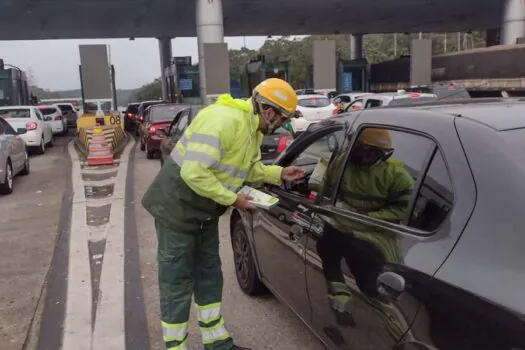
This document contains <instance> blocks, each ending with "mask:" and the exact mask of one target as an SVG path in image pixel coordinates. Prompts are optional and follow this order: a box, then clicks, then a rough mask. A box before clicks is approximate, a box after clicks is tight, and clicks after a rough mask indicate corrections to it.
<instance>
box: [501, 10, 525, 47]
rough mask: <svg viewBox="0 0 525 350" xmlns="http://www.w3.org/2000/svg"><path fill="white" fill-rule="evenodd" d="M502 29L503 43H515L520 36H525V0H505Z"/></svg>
mask: <svg viewBox="0 0 525 350" xmlns="http://www.w3.org/2000/svg"><path fill="white" fill-rule="evenodd" d="M502 29H503V30H502V31H503V35H502V44H503V45H514V44H516V41H517V40H518V38H521V37H525V2H524V1H523V0H505V4H504V10H503V26H502Z"/></svg>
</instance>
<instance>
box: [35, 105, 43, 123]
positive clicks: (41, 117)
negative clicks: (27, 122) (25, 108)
mask: <svg viewBox="0 0 525 350" xmlns="http://www.w3.org/2000/svg"><path fill="white" fill-rule="evenodd" d="M35 114H36V117H37V118H38V119H39V120H43V119H44V116H43V115H42V113H40V110H38V108H35Z"/></svg>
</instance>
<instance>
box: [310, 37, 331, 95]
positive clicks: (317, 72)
mask: <svg viewBox="0 0 525 350" xmlns="http://www.w3.org/2000/svg"><path fill="white" fill-rule="evenodd" d="M312 57H313V68H314V89H315V90H325V89H327V90H337V81H336V59H337V58H336V49H335V41H333V40H318V41H314V45H313V55H312Z"/></svg>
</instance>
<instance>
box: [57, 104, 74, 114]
mask: <svg viewBox="0 0 525 350" xmlns="http://www.w3.org/2000/svg"><path fill="white" fill-rule="evenodd" d="M57 106H58V107H59V108H60V110H61V111H64V112H69V111H72V110H73V107H72V106H71V105H65V104H59V105H57Z"/></svg>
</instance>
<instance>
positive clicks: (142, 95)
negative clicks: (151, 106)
mask: <svg viewBox="0 0 525 350" xmlns="http://www.w3.org/2000/svg"><path fill="white" fill-rule="evenodd" d="M160 98H162V81H161V80H160V78H156V79H155V80H154V81H153V82H151V83H149V84H146V85H143V86H141V87H140V88H139V89H137V91H135V93H133V94H132V98H131V99H133V100H135V101H148V100H157V99H160ZM130 102H132V101H130Z"/></svg>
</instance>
